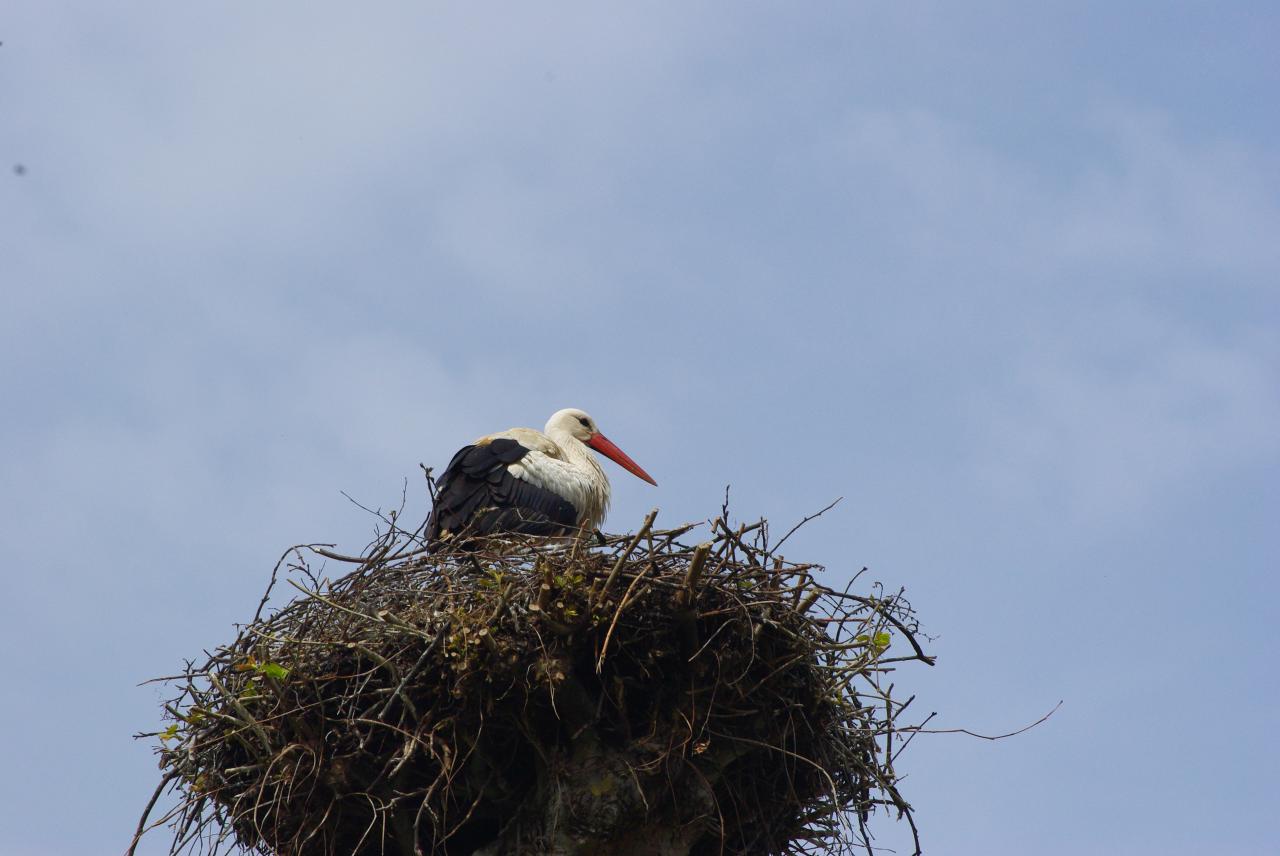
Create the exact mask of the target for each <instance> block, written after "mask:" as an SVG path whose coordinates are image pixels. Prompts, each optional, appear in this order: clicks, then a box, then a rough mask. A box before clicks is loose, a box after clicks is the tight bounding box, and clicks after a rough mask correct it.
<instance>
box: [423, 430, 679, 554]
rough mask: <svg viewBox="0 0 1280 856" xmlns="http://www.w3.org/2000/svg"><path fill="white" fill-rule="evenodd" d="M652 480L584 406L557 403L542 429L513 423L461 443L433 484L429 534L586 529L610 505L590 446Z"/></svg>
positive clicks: (434, 538) (437, 537)
mask: <svg viewBox="0 0 1280 856" xmlns="http://www.w3.org/2000/svg"><path fill="white" fill-rule="evenodd" d="M592 449H594V450H595V451H597V452H599V453H600V454H602V455H604V456H605V457H607V458H610V459H611V460H613V461H615V462H616V463H617V464H618V465H619V466H621V467H622V468H623V469H626V470H627V471H629V472H631V473H632V474H633V475H635V476H637V477H638V478H642V479H644V480H645V481H647V482H649V484H653V485H656V484H657V482H655V481H654V480H653V479H652V478H650V476H649V474H648V473H646V472H645V471H644V470H643V469H641V468H640V465H639V464H637V463H636V462H635V461H633V460H631V458H629V457H627V454H626V453H625V452H623V451H622V450H621V449H619V448H618V447H617V446H615V445H614V444H613V443H612V442H611V441H610V440H609V439H608V438H607V437H605V436H604V435H603V434H601V433H600V431H599V429H597V428H596V423H595V420H594V419H592V418H591V417H590V416H588V415H587V414H586V413H584V412H583V411H581V410H577V409H574V408H568V409H565V410H560V411H557V412H556V413H555V414H554V415H552V417H551V418H550V419H549V420H547V426H546V429H545V430H544V431H535V430H533V429H532V428H511V429H508V430H506V431H500V432H498V433H496V434H489V435H487V436H485V437H481V438H480V439H478V440H476V441H475V442H474V443H472V444H471V445H470V446H464V447H463V448H462V449H460V450H459V451H458V453H457V454H456V455H454V456H453V460H451V461H450V462H449V466H448V467H446V468H445V471H444V474H443V475H442V476H440V481H439V483H438V485H437V487H438V490H437V491H436V500H435V505H434V507H433V508H432V510H431V519H430V520H428V521H427V541H428V543H430V544H437V543H439V542H440V541H444V540H448V539H450V538H452V537H454V536H456V535H459V534H460V533H465V534H467V535H485V534H489V533H492V532H522V533H529V534H534V535H567V534H570V533H572V532H591V531H593V530H594V529H596V527H598V526H599V525H600V524H601V522H603V520H604V515H605V511H606V510H608V507H609V479H608V477H607V476H606V475H605V474H604V470H603V469H601V468H600V463H599V462H598V461H597V460H596V458H595V455H593V454H592V452H591V450H592Z"/></svg>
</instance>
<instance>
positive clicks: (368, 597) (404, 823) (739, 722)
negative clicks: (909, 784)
mask: <svg viewBox="0 0 1280 856" xmlns="http://www.w3.org/2000/svg"><path fill="white" fill-rule="evenodd" d="M653 518H654V515H650V516H649V518H648V519H647V520H646V521H645V524H644V526H643V527H642V528H641V529H640V530H639V532H638V533H637V534H635V535H626V536H618V537H612V538H606V539H604V541H603V543H602V544H595V545H592V546H590V547H588V546H586V545H585V544H584V543H583V542H581V541H579V542H575V543H572V544H565V543H556V542H548V541H546V540H538V539H497V538H495V539H490V540H487V541H483V542H480V543H477V544H474V545H473V547H474V549H472V550H469V551H457V552H442V553H438V554H429V553H427V552H426V551H425V550H424V549H423V548H422V546H421V541H420V540H419V538H418V533H413V532H408V531H406V530H403V529H400V528H399V527H398V526H396V525H394V522H392V525H391V526H389V527H388V528H387V530H386V532H385V533H384V534H383V535H381V536H380V537H379V538H378V539H377V540H376V541H375V543H374V544H373V545H371V547H370V548H369V550H368V551H367V554H366V555H365V556H364V557H359V558H347V557H341V556H336V555H335V554H333V553H330V552H328V551H327V550H324V549H322V548H301V547H300V548H295V549H294V550H292V551H290V553H288V554H287V555H286V559H285V560H282V563H281V565H280V566H278V568H277V571H282V572H283V576H284V578H286V579H287V580H288V581H289V582H290V583H292V584H293V585H295V586H296V587H297V588H298V589H299V591H300V594H299V596H298V597H297V598H296V599H294V600H293V601H292V602H291V603H289V604H288V605H287V606H285V607H284V608H283V609H281V610H279V611H278V612H275V613H274V614H272V615H269V616H266V617H264V616H262V615H261V614H259V615H256V616H255V617H254V618H253V620H252V621H250V622H249V623H248V624H247V625H245V626H244V627H243V628H242V629H241V630H240V632H239V635H238V636H237V638H236V639H235V640H234V641H232V642H231V643H230V644H227V645H225V646H223V647H220V648H218V649H217V650H216V651H215V652H214V653H213V654H212V655H211V656H209V657H208V659H207V660H206V661H205V662H202V663H193V664H190V665H189V666H188V668H187V669H186V671H185V673H184V674H182V675H181V676H178V677H176V678H171V679H167V680H169V681H171V682H172V684H173V685H174V686H175V687H176V690H177V695H176V697H175V698H173V700H172V701H171V702H170V703H169V704H167V705H166V708H165V710H166V716H167V720H168V722H167V724H168V728H167V729H166V730H165V731H163V732H160V733H159V736H160V737H161V738H162V743H163V746H162V748H161V750H160V764H161V768H162V770H163V771H164V779H163V781H162V782H161V786H160V788H158V789H157V792H156V794H157V797H159V796H160V795H161V794H162V792H164V791H166V790H168V791H172V792H173V793H174V796H175V797H176V805H175V806H174V807H173V809H172V810H170V811H169V812H167V813H166V814H165V816H164V817H163V818H161V819H160V820H158V821H156V822H155V823H153V824H151V825H152V826H155V825H161V824H167V825H169V826H170V827H171V829H172V831H173V836H174V837H173V843H172V847H171V849H172V852H173V853H195V852H205V853H217V852H262V853H272V854H281V856H285V855H286V854H288V856H295V854H296V856H303V854H317V856H321V855H322V856H330V854H344V856H345V854H384V853H385V854H436V855H438V856H466V854H475V856H498V854H517V853H519V854H542V853H547V854H552V853H554V854H589V853H604V852H608V853H615V854H679V856H683V854H708V855H709V854H721V853H724V854H793V853H817V852H824V853H825V852H845V851H847V850H849V849H851V848H854V847H856V846H866V842H867V840H868V835H869V831H868V829H867V826H866V824H867V822H868V818H869V817H870V816H871V815H872V814H873V813H874V812H875V811H876V810H878V809H880V810H883V809H887V810H889V811H891V812H893V813H896V814H897V815H898V816H899V817H905V818H906V819H907V821H908V822H911V817H910V809H909V806H908V805H907V803H906V802H905V800H904V799H903V798H902V796H901V795H900V794H899V792H898V788H897V780H896V777H895V775H894V772H893V763H892V758H893V753H895V752H897V751H899V748H900V745H898V744H896V742H895V741H896V739H897V738H899V737H900V736H901V734H902V733H905V731H909V730H910V729H902V728H900V727H899V726H897V725H896V724H895V721H894V720H895V719H896V718H897V716H898V714H899V712H900V711H901V709H902V705H901V703H899V702H898V701H896V700H895V699H892V698H891V697H890V695H889V692H888V682H887V681H886V680H883V678H884V673H885V672H886V671H891V670H892V668H893V666H892V665H891V664H892V663H894V662H896V661H902V660H919V661H922V662H931V660H930V659H929V658H928V657H927V656H926V655H925V654H924V653H923V652H922V651H921V649H920V647H919V645H918V644H917V642H916V639H915V637H914V635H913V634H914V631H915V623H914V619H913V616H912V613H911V610H910V607H909V605H908V604H907V603H906V602H905V601H904V600H903V599H902V597H901V596H900V594H898V595H893V594H889V595H886V594H884V593H883V592H881V591H879V590H878V589H877V588H872V589H871V591H870V592H869V593H868V594H866V595H861V594H850V593H849V592H848V591H847V590H846V591H837V590H833V589H830V588H827V587H825V586H823V585H821V584H819V583H818V582H817V580H816V579H815V575H816V574H818V572H819V571H820V570H821V569H820V568H819V567H818V566H815V565H808V564H796V563H792V562H788V561H786V560H785V559H783V558H782V557H781V556H778V555H777V554H776V547H771V546H770V545H769V542H768V526H767V525H766V524H765V523H764V522H763V521H761V522H759V523H756V524H754V525H751V526H737V527H731V526H728V525H726V524H725V522H724V520H725V519H726V518H727V509H726V513H725V514H724V515H722V517H720V518H717V519H716V520H715V521H714V522H713V523H712V524H711V526H710V531H709V533H708V535H707V538H708V540H706V541H705V542H704V543H702V544H698V545H692V544H689V543H686V541H690V540H694V538H695V537H696V535H697V527H694V526H684V527H679V528H677V529H670V530H659V529H655V528H654V527H653V525H652V524H653ZM419 531H420V530H419ZM691 536H693V537H691ZM784 540H785V539H784ZM317 557H324V558H326V559H327V560H328V561H330V562H333V561H339V562H350V563H351V565H350V566H351V568H352V570H351V572H350V573H348V574H346V575H345V576H343V577H341V578H340V579H338V580H336V581H333V582H329V581H327V580H321V579H319V578H317V576H316V574H315V572H314V571H313V569H312V567H311V563H313V562H315V561H316V558H317ZM276 576H277V575H275V574H273V577H272V585H275V584H276ZM268 594H270V589H269V590H268ZM266 602H267V597H266V596H264V598H263V603H266ZM261 612H262V606H259V613H261ZM155 802H156V800H155V799H154V798H153V800H152V803H153V804H154V803H155ZM150 809H151V806H148V813H149V812H150ZM147 826H148V823H147V816H146V813H144V817H143V823H140V824H139V829H140V830H142V829H144V828H147ZM912 830H913V832H914V823H912Z"/></svg>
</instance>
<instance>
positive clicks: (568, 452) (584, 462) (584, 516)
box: [546, 425, 610, 528]
mask: <svg viewBox="0 0 1280 856" xmlns="http://www.w3.org/2000/svg"><path fill="white" fill-rule="evenodd" d="M547 428H548V431H547V432H546V434H547V436H548V437H550V438H551V439H552V440H553V441H554V442H555V444H556V445H557V446H559V447H560V448H561V450H563V452H564V458H565V461H566V462H567V463H568V464H570V465H571V466H572V467H573V468H574V469H575V470H577V471H578V472H579V473H581V475H582V477H583V481H584V485H583V487H584V488H585V495H584V496H582V497H581V501H582V502H583V503H584V506H585V507H580V518H579V519H580V525H582V526H584V527H591V528H594V527H597V526H599V525H600V523H601V522H602V521H603V520H604V515H605V512H606V511H607V510H608V508H609V493H610V491H609V477H608V476H606V475H605V474H604V469H603V468H602V467H601V466H600V462H599V461H598V460H597V459H596V453H595V452H593V451H592V450H591V449H590V447H588V446H587V444H586V443H584V442H582V441H581V440H579V439H578V438H577V437H575V436H573V434H572V433H571V432H570V431H568V430H566V429H564V428H561V427H559V426H551V425H548V426H547Z"/></svg>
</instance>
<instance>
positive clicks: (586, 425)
mask: <svg viewBox="0 0 1280 856" xmlns="http://www.w3.org/2000/svg"><path fill="white" fill-rule="evenodd" d="M578 421H579V422H581V423H582V427H583V428H590V427H591V423H590V422H588V421H587V419H586V417H585V416H579V417H578Z"/></svg>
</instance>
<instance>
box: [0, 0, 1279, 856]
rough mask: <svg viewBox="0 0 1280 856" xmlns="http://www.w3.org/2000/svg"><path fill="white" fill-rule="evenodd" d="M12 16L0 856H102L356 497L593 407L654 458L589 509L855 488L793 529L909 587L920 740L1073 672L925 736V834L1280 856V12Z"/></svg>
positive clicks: (636, 510) (714, 8)
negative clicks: (210, 678)
mask: <svg viewBox="0 0 1280 856" xmlns="http://www.w3.org/2000/svg"><path fill="white" fill-rule="evenodd" d="M0 41H2V42H3V45H2V46H0V167H3V171H0V289H2V291H0V296H2V299H3V303H2V304H0V360H2V362H0V365H3V367H4V370H3V373H2V374H0V401H3V413H4V416H3V419H0V441H2V442H3V445H4V448H5V449H6V454H5V455H4V456H3V457H0V480H2V483H3V485H4V491H3V493H2V495H0V521H2V522H0V550H2V551H3V555H4V563H5V567H6V572H5V574H4V582H5V588H6V592H5V596H4V597H3V598H0V628H2V629H0V641H2V642H3V644H4V647H5V650H6V651H7V652H8V658H7V663H8V665H7V667H6V669H5V681H6V686H7V689H6V692H5V699H6V701H5V703H4V705H0V726H2V727H3V731H4V733H5V734H6V735H7V739H6V740H5V748H4V749H3V750H2V754H0V758H3V767H4V768H5V770H6V773H7V774H6V775H5V776H3V777H0V853H3V854H6V856H9V854H12V856H70V854H83V853H99V852H101V853H116V852H119V851H120V850H122V849H123V847H124V846H125V844H126V843H127V840H128V837H129V834H130V832H131V830H132V827H133V824H134V822H135V820H136V817H137V812H138V811H139V810H140V808H141V806H142V804H143V803H144V802H145V800H146V799H147V797H148V796H149V794H150V792H151V789H152V787H153V786H154V784H155V782H156V781H157V775H158V774H157V771H156V768H155V761H154V758H153V756H152V754H151V747H149V746H147V745H144V744H139V743H135V742H134V741H133V740H131V738H130V735H131V734H132V733H133V732H135V731H138V730H146V729H150V728H153V727H154V726H155V725H156V724H157V722H158V712H159V708H158V702H159V700H160V698H161V697H162V693H160V692H158V691H157V690H155V689H154V688H151V687H141V688H140V687H138V686H136V685H137V684H138V682H140V681H142V680H144V679H146V678H148V677H151V676H154V675H160V674H167V673H170V672H172V671H173V670H174V668H175V666H176V665H177V664H178V663H180V661H181V660H182V659H183V658H184V657H190V656H195V655H198V654H199V652H200V650H201V649H202V648H205V647H209V646H212V645H215V644H217V643H219V642H222V641H225V640H226V639H228V638H229V636H230V635H231V633H232V629H231V625H232V623H233V622H235V621H241V620H244V619H246V618H247V617H248V616H249V615H251V614H252V611H253V608H254V606H255V605H256V603H257V598H258V595H259V594H260V591H261V588H262V586H263V585H264V583H265V581H266V578H267V574H268V572H269V570H270V567H271V565H272V564H273V563H274V561H275V559H276V558H277V556H278V555H279V554H280V552H281V551H282V550H283V549H284V548H285V547H287V546H289V545H290V544H293V543H295V542H299V541H316V540H320V541H336V542H338V543H340V544H341V545H342V546H344V547H347V548H351V549H357V548H358V547H359V546H360V545H361V544H363V543H364V540H365V539H366V538H367V536H368V534H369V532H370V530H371V523H370V519H369V518H368V517H367V516H366V515H364V514H363V513H362V512H360V511H358V510H357V509H355V508H354V507H353V506H351V505H350V504H349V503H348V502H347V501H346V500H345V499H343V498H342V496H341V495H340V493H339V491H346V492H348V493H350V494H352V495H353V496H355V497H357V498H358V499H360V500H362V501H363V502H366V503H369V504H375V505H377V504H381V505H388V504H391V503H393V502H394V501H396V500H397V498H398V497H399V495H400V491H401V486H402V480H403V479H404V478H405V477H408V478H410V479H411V480H414V481H413V482H412V483H413V485H414V486H415V488H416V485H417V481H416V473H417V463H418V462H419V461H423V462H426V463H429V464H434V465H436V466H441V465H443V464H444V463H445V462H446V461H447V460H448V457H449V455H450V454H451V453H452V452H453V451H454V449H455V448H456V447H457V446H458V445H460V444H461V443H462V442H464V441H466V440H468V439H470V438H471V437H473V436H474V435H477V434H480V433H484V432H486V431H489V430H494V429H499V428H504V427H507V426H509V425H513V424H528V425H541V424H542V422H543V421H545V419H546V417H547V416H548V415H550V413H551V412H552V411H554V410H556V409H558V408H560V407H564V406H578V407H583V408H585V409H587V410H589V411H590V412H591V413H592V414H593V415H594V416H595V417H596V418H597V420H598V421H599V422H600V424H601V426H602V428H603V429H604V430H605V431H606V432H607V433H608V434H609V435H610V436H611V437H613V439H615V440H616V441H617V442H618V443H619V444H620V445H621V446H622V447H623V448H624V449H626V450H627V451H628V452H629V453H630V454H631V455H632V456H633V457H635V459H636V460H637V461H639V462H640V463H641V464H642V465H643V466H644V467H645V468H646V469H648V470H649V471H650V472H651V473H652V474H653V475H654V476H655V478H656V479H657V480H658V482H659V484H660V485H661V487H659V488H657V489H655V488H651V487H649V486H648V485H645V484H643V483H641V482H639V481H638V480H635V479H631V478H630V477H628V476H626V475H625V474H624V473H622V472H621V471H619V470H617V469H616V468H615V469H612V470H610V473H611V475H613V477H614V486H615V497H616V498H615V507H614V511H613V514H612V516H611V518H610V525H611V528H615V529H621V528H628V527H631V526H634V525H635V524H636V523H637V522H638V520H639V519H640V517H641V516H642V514H643V513H644V511H646V510H647V509H648V508H650V507H651V506H653V505H659V506H661V508H662V509H663V518H662V519H665V520H666V521H668V522H670V523H675V522H677V521H682V520H686V519H697V518H704V517H708V516H711V515H713V514H714V513H715V511H716V509H717V508H718V505H719V498H720V495H721V493H722V491H723V488H724V485H725V484H726V483H732V484H733V491H734V497H735V499H734V504H735V506H736V509H737V512H738V513H739V514H741V515H742V516H744V517H752V518H754V517H755V516H757V515H761V514H763V515H767V516H769V517H770V518H772V519H773V520H775V522H776V524H784V523H785V524H787V525H789V524H790V523H791V522H793V521H794V520H797V519H799V518H800V517H801V516H803V515H804V514H805V513H807V512H810V511H813V510H815V509H817V508H819V507H821V506H822V505H824V504H826V502H827V501H829V500H830V499H832V498H834V497H835V496H838V495H843V496H844V497H845V501H844V502H843V503H842V504H841V505H840V506H838V508H837V509H836V510H834V511H833V512H831V513H830V514H829V515H828V516H827V517H825V518H824V519H823V520H822V521H821V522H819V523H817V524H814V525H813V526H812V527H811V528H810V529H808V530H807V531H805V532H804V533H803V535H802V536H798V537H797V538H796V539H795V542H794V544H795V546H794V551H793V553H792V555H793V557H794V558H797V559H805V560H813V561H820V562H824V563H826V564H827V565H828V567H829V571H828V580H829V581H831V582H833V583H839V582H841V581H842V580H843V579H845V578H846V577H847V575H848V574H849V573H851V572H852V571H855V570H857V569H858V568H860V567H862V566H863V565H864V564H865V565H869V566H871V569H872V570H871V576H872V577H873V578H874V579H879V580H883V581H884V582H885V583H886V584H888V585H890V586H893V587H897V586H905V587H906V588H907V589H908V591H909V594H910V596H911V597H912V599H913V601H914V602H915V604H916V606H917V607H918V609H919V611H920V614H921V618H922V621H923V622H924V626H925V628H926V629H927V630H928V631H929V632H930V633H932V634H935V635H936V637H937V638H936V640H935V641H934V642H933V644H932V646H931V647H932V650H933V652H934V653H936V654H937V655H938V666H937V668H936V669H933V670H928V671H926V670H922V669H914V670H911V669H908V670H905V671H904V672H903V673H902V674H901V675H900V677H899V681H900V686H902V687H903V688H910V691H912V692H915V693H916V694H917V696H918V699H917V702H916V706H917V707H919V709H920V710H921V711H922V712H927V711H937V712H938V717H937V719H936V720H935V722H936V723H937V724H939V725H940V726H943V727H968V728H972V729H976V730H980V731H986V732H1000V731H1006V730H1010V729H1013V728H1016V727H1019V726H1021V725H1024V724H1026V723H1027V722H1029V721H1031V720H1034V719H1035V718H1037V717H1038V716H1040V715H1041V714H1043V713H1044V712H1045V711H1047V710H1048V709H1049V708H1051V707H1052V706H1053V705H1054V704H1055V703H1056V702H1057V701H1058V700H1059V699H1064V700H1065V703H1064V705H1063V707H1062V709H1061V710H1060V711H1059V712H1058V714H1057V715H1056V716H1055V717H1054V718H1053V719H1052V720H1050V721H1049V722H1048V723H1046V724H1045V725H1042V726H1041V727H1039V728H1038V729H1036V730H1034V731H1033V732H1031V733H1029V734H1026V735H1023V736H1021V737H1018V738H1015V739H1012V740H1008V741H1005V742H1002V743H996V744H989V743H986V742H982V741H976V740H971V739H969V738H965V737H959V736H938V737H933V738H929V739H923V738H922V739H920V740H917V741H916V743H915V744H913V746H912V747H911V749H910V750H909V752H908V753H907V755H906V756H904V757H905V761H904V767H903V769H905V770H906V771H907V772H908V773H909V774H910V778H909V779H908V781H907V782H906V784H905V786H904V789H905V792H906V794H907V796H908V798H909V799H910V800H911V801H912V802H913V803H914V804H915V806H916V808H917V811H918V818H919V822H920V825H921V827H922V833H923V836H924V841H925V844H926V852H928V853H931V854H1029V853H1034V854H1063V856H1065V854H1079V853H1116V854H1161V856H1165V854H1203V853H1210V852H1216V853H1232V854H1263V853H1274V852H1275V850H1276V847H1277V846H1278V843H1277V833H1276V832H1275V828H1274V815H1275V810H1276V807H1277V806H1280V786H1278V785H1277V784H1276V771H1277V770H1280V748H1278V747H1280V739H1278V738H1277V737H1276V727H1275V724H1274V720H1275V711H1276V708H1277V706H1278V705H1280V689H1278V688H1280V680H1277V678H1278V677H1280V675H1277V667H1276V665H1275V655H1276V651H1277V641H1278V640H1277V636H1278V635H1280V634H1278V633H1277V630H1276V625H1277V620H1278V619H1280V607H1278V606H1277V598H1278V597H1280V585H1278V584H1277V581H1276V576H1275V570H1276V566H1277V559H1278V558H1280V535H1278V534H1277V529H1278V528H1280V527H1277V526H1276V523H1275V521H1276V520H1277V519H1278V512H1280V478H1278V477H1280V338H1278V337H1277V327H1278V324H1277V322H1278V321H1280V318H1278V315H1280V114H1278V113H1277V111H1276V109H1275V99H1276V93H1277V92H1280V63H1277V62H1276V60H1275V55H1274V54H1275V45H1276V44H1278V43H1280V13H1278V12H1277V11H1275V6H1274V5H1273V4H1267V3H1226V4H1223V3H1207V2H1184V3H1154V2H1153V3H1127V4H1116V3H1101V2H1098V3H1047V4H1034V8H1033V4H1025V3H968V4H946V3H867V2H861V3H853V2H848V3H835V2H812V3H803V4H795V3H790V4H782V3H774V4H765V3H736V4H727V3H722V4H709V3H687V2H686V3H645V4H639V3H633V4H625V5H623V4H587V3H583V4H565V3H539V4H504V5H499V4H465V5H464V4H449V5H444V4H435V3H425V2H412V3H410V2H404V3H389V4H352V3H328V2H307V3H300V2H274V3H219V4H211V3H202V4H190V3H185V4H175V3H161V2H115V3H111V4H102V3H60V2H44V0H41V2H35V0H30V2H23V0H18V2H16V3H9V4H8V5H6V6H5V8H4V10H3V12H2V13H0ZM15 164H22V165H24V166H25V167H26V174H25V175H16V174H15V173H14V172H13V171H12V169H11V167H12V166H13V165H15ZM414 509H415V511H416V512H417V513H423V512H424V509H423V508H422V503H421V501H420V498H418V501H417V503H416V505H415V506H414ZM878 829H879V830H880V831H881V835H882V837H881V839H880V843H882V844H884V845H886V846H891V847H896V848H899V849H901V847H902V846H903V844H904V841H905V838H904V835H903V830H900V829H897V828H895V827H894V825H893V824H892V823H891V822H887V821H886V822H884V823H881V824H880V826H879V827H878ZM164 844H165V839H164V837H163V836H162V835H156V836H155V837H153V839H152V840H151V841H150V843H149V845H147V846H145V847H144V848H143V850H142V852H144V853H147V854H152V856H154V854H158V853H161V852H163V851H164Z"/></svg>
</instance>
